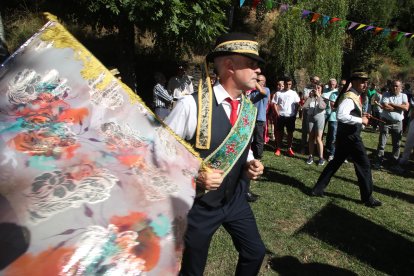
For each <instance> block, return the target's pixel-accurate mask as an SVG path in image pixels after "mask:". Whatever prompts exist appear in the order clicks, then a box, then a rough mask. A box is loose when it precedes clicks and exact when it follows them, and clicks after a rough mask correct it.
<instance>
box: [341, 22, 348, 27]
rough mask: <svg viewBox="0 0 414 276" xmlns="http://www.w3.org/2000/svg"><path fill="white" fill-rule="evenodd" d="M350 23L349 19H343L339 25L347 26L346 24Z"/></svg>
mask: <svg viewBox="0 0 414 276" xmlns="http://www.w3.org/2000/svg"><path fill="white" fill-rule="evenodd" d="M348 23H349V21H348V20H341V21H340V22H339V26H341V27H346V25H348Z"/></svg>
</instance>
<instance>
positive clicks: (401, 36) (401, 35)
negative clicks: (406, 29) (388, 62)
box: [397, 32, 405, 41]
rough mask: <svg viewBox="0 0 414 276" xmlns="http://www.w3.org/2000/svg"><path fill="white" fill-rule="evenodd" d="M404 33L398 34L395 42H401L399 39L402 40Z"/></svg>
mask: <svg viewBox="0 0 414 276" xmlns="http://www.w3.org/2000/svg"><path fill="white" fill-rule="evenodd" d="M404 35H405V34H404V33H402V32H400V33H399V34H398V36H397V41H400V40H401V38H403V37H404Z"/></svg>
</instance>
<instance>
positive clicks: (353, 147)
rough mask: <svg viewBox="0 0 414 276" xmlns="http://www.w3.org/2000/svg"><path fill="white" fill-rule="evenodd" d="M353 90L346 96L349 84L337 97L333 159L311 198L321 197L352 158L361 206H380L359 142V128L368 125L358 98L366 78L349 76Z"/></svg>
mask: <svg viewBox="0 0 414 276" xmlns="http://www.w3.org/2000/svg"><path fill="white" fill-rule="evenodd" d="M351 82H352V88H351V89H349V90H348V91H347V92H345V91H346V88H347V87H348V84H349V81H348V82H347V84H345V87H344V89H343V90H342V91H341V93H340V94H339V95H338V100H337V101H336V102H335V105H334V107H335V108H337V120H338V130H337V139H336V143H337V144H336V150H335V156H334V158H333V160H332V161H331V162H329V163H328V165H327V166H326V167H325V169H324V170H323V171H322V173H321V175H320V176H319V178H318V181H317V182H316V184H315V186H314V187H313V189H312V195H313V196H323V195H324V190H325V188H326V186H328V184H329V182H330V180H331V178H332V176H333V175H334V174H335V173H336V171H337V170H338V169H339V168H340V167H341V165H342V164H343V163H344V162H345V160H346V158H347V157H348V156H350V157H352V160H353V162H354V168H355V173H356V175H357V178H358V185H359V190H360V194H361V200H362V202H363V203H364V204H365V205H366V206H368V207H372V208H374V207H378V206H381V205H382V203H381V201H379V200H377V199H375V198H374V197H373V196H372V187H373V183H372V174H371V167H370V162H369V159H368V156H367V152H366V150H365V146H364V143H363V142H362V138H361V130H362V125H367V124H368V118H369V116H370V115H369V114H367V113H362V103H361V98H360V95H361V94H362V93H363V92H364V91H366V89H367V87H368V74H367V73H366V72H354V73H353V74H352V75H351Z"/></svg>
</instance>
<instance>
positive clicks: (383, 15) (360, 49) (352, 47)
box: [343, 0, 398, 75]
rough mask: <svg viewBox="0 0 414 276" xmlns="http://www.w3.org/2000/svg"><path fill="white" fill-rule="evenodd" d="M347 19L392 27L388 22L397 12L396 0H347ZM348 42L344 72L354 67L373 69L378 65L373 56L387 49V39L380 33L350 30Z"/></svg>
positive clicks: (346, 72) (347, 72)
mask: <svg viewBox="0 0 414 276" xmlns="http://www.w3.org/2000/svg"><path fill="white" fill-rule="evenodd" d="M349 4H350V10H349V15H348V17H347V19H348V20H350V21H354V22H358V23H363V24H367V25H372V26H376V27H383V28H387V27H392V26H391V25H390V23H391V22H392V19H393V18H394V17H395V15H396V12H397V8H398V6H397V3H396V1H388V0H368V1H367V0H349ZM350 34H351V36H350V39H351V41H350V43H349V45H348V47H346V48H345V53H346V55H345V66H344V68H343V71H344V73H345V74H346V75H347V74H349V72H350V71H352V70H355V69H363V70H366V71H373V70H375V69H376V68H377V67H378V65H379V64H378V63H376V62H375V59H374V57H375V56H376V55H377V54H378V53H384V52H387V51H388V45H387V40H386V39H385V38H384V37H383V36H382V35H381V34H379V35H374V34H373V33H372V32H365V31H362V30H358V31H357V30H353V31H350Z"/></svg>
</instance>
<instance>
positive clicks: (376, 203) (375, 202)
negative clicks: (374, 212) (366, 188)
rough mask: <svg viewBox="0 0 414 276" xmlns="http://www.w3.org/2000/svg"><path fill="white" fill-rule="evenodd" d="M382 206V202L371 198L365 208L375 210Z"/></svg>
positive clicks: (366, 202)
mask: <svg viewBox="0 0 414 276" xmlns="http://www.w3.org/2000/svg"><path fill="white" fill-rule="evenodd" d="M381 205H382V202H381V201H379V200H378V199H375V198H374V197H372V196H371V197H370V198H369V199H368V200H367V201H365V206H367V207H371V208H375V207H379V206H381Z"/></svg>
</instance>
